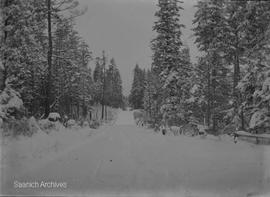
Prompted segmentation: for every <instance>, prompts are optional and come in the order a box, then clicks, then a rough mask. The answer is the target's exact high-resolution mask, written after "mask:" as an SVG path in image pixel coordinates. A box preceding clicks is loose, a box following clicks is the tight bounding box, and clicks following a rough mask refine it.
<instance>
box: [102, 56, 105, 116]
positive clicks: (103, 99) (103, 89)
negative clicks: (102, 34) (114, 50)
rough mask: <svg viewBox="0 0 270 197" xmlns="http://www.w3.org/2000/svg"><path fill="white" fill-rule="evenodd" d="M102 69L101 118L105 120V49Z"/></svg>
mask: <svg viewBox="0 0 270 197" xmlns="http://www.w3.org/2000/svg"><path fill="white" fill-rule="evenodd" d="M102 69H103V88H102V113H101V119H102V120H104V114H105V113H104V109H105V106H104V105H105V87H106V85H105V78H106V57H105V51H102Z"/></svg>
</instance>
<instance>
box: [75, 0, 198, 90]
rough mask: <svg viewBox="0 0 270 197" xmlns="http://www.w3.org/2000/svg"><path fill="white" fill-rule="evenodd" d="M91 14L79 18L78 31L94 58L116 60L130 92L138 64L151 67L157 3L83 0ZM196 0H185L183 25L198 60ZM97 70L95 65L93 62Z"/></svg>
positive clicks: (146, 0)
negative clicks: (194, 26) (194, 22)
mask: <svg viewBox="0 0 270 197" xmlns="http://www.w3.org/2000/svg"><path fill="white" fill-rule="evenodd" d="M79 2H80V5H81V6H87V7H88V11H87V13H85V14H84V15H83V16H81V17H79V18H77V21H76V23H77V28H78V31H79V32H80V34H81V35H82V36H83V38H84V39H85V41H86V42H87V43H88V44H89V46H90V49H91V50H92V51H93V53H94V56H99V55H101V53H102V50H105V51H106V54H107V56H108V57H109V58H112V57H114V58H115V60H116V63H117V66H118V68H119V69H120V72H121V77H122V80H123V89H124V90H123V91H124V94H125V95H127V94H129V92H130V88H131V84H132V80H133V74H132V70H133V68H134V67H135V64H136V63H138V64H139V65H140V67H142V68H150V66H151V56H152V51H151V50H150V41H151V40H152V39H153V35H154V33H153V32H152V26H153V24H154V21H155V20H156V18H155V17H154V14H155V12H156V10H157V6H156V3H157V1H156V0H79ZM195 2H196V0H184V4H183V7H184V9H185V10H184V11H182V13H181V14H182V17H181V22H182V23H183V24H185V25H186V29H185V30H183V34H184V35H183V41H184V43H186V44H188V45H189V47H190V48H191V56H192V59H193V60H194V59H195V57H196V56H197V55H198V52H197V48H196V47H195V46H194V44H193V42H192V38H191V35H192V31H190V28H191V27H192V20H193V16H194V13H195V9H194V7H193V6H194V4H195ZM91 67H92V69H94V62H92V63H91Z"/></svg>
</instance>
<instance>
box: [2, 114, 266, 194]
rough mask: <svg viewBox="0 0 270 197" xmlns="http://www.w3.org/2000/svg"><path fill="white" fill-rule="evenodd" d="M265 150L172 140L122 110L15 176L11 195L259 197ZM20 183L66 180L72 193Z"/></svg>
mask: <svg viewBox="0 0 270 197" xmlns="http://www.w3.org/2000/svg"><path fill="white" fill-rule="evenodd" d="M264 156H265V154H264V148H263V147H256V146H253V145H250V144H246V143H242V142H240V143H238V144H234V143H233V142H229V141H216V140H213V139H199V138H190V137H184V136H181V137H173V136H162V135H160V134H155V133H153V132H152V131H150V130H145V129H143V128H138V127H136V126H135V125H134V121H133V120H132V114H131V112H128V111H126V112H120V114H119V119H118V121H117V122H116V125H114V126H111V127H103V128H101V129H100V131H99V133H98V134H96V135H95V136H93V137H91V138H89V140H87V141H86V142H84V143H83V144H82V145H81V146H77V147H76V148H75V149H73V150H71V151H69V152H67V153H65V154H62V155H60V156H59V157H57V158H55V159H54V160H52V161H50V162H47V163H45V164H44V165H41V166H39V167H38V168H36V169H34V170H33V171H31V172H28V173H25V174H24V173H22V174H20V175H18V174H10V175H9V176H10V177H11V178H10V179H9V181H7V182H6V185H4V187H3V188H6V190H2V191H4V192H5V193H9V194H50V195H53V194H74V195H87V194H88V195H87V196H89V194H92V196H95V195H96V196H101V195H104V196H119V195H120V194H123V196H153V197H154V196H186V197H191V196H192V197H211V196H213V197H214V196H215V197H216V196H224V197H230V196H231V197H238V196H239V197H240V196H243V197H244V196H247V195H248V196H256V194H258V192H259V191H260V190H261V189H262V187H264V189H265V188H267V186H268V185H265V183H264V182H263V180H262V179H263V178H265V176H264V173H265V170H267V169H269V166H267V165H266V164H265V163H263V161H264V159H263V158H264ZM15 180H17V181H58V182H67V189H40V188H39V189H38V188H35V189H17V190H15V189H14V188H13V182H14V181H15Z"/></svg>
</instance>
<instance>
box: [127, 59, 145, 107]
mask: <svg viewBox="0 0 270 197" xmlns="http://www.w3.org/2000/svg"><path fill="white" fill-rule="evenodd" d="M144 89H145V72H144V71H143V70H142V69H141V68H140V67H139V65H138V64H136V66H135V68H134V77H133V83H132V88H131V92H130V95H129V103H130V104H131V106H132V107H133V108H134V109H142V108H143V97H144Z"/></svg>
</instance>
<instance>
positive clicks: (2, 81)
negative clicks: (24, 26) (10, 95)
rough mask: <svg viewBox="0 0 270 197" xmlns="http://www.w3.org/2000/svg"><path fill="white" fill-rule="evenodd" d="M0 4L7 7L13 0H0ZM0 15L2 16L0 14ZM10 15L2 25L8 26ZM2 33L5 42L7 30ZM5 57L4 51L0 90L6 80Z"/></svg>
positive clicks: (4, 86)
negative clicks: (1, 0) (0, 0)
mask: <svg viewBox="0 0 270 197" xmlns="http://www.w3.org/2000/svg"><path fill="white" fill-rule="evenodd" d="M0 3H1V4H0V6H1V8H7V7H9V6H10V5H11V4H12V3H13V0H4V1H3V2H0ZM0 17H2V16H0ZM10 17H11V16H9V17H7V18H6V19H5V21H4V26H8V25H9V23H10ZM3 34H4V37H3V42H4V43H5V42H6V40H7V37H8V32H7V31H6V30H4V31H3ZM6 59H7V55H6V53H5V52H4V57H3V60H4V61H3V62H2V63H3V70H1V74H2V76H1V77H2V80H1V84H0V85H1V87H0V90H4V89H5V88H6V80H7V74H8V73H7V66H6Z"/></svg>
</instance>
